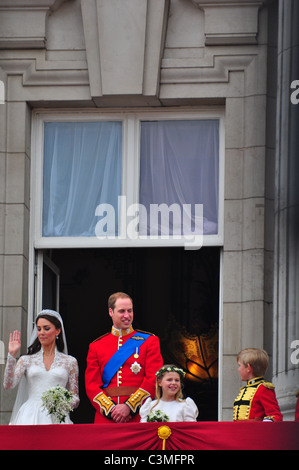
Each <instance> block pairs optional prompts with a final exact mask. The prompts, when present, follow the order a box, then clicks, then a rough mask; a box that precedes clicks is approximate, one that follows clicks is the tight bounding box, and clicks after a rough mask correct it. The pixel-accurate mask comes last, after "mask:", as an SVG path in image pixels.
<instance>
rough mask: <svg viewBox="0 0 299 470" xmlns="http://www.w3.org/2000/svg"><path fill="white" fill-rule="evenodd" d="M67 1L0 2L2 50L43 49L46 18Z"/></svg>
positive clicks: (11, 0)
mask: <svg viewBox="0 0 299 470" xmlns="http://www.w3.org/2000/svg"><path fill="white" fill-rule="evenodd" d="M66 1H67V0H31V1H30V0H0V49H43V48H44V47H45V44H46V17H47V15H48V14H50V13H51V12H53V11H55V10H57V9H58V8H59V7H60V6H61V5H62V4H63V3H65V2H66ZM20 13H21V18H22V21H19V20H18V18H19V15H20Z"/></svg>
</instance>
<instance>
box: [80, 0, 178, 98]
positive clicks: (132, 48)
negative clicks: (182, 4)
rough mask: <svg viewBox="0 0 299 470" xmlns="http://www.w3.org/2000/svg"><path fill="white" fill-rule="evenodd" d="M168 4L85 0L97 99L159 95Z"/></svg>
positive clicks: (147, 0)
mask: <svg viewBox="0 0 299 470" xmlns="http://www.w3.org/2000/svg"><path fill="white" fill-rule="evenodd" d="M168 8H169V0H159V1H156V0H121V1H120V0H81V9H82V18H83V28H84V36H85V44H86V54H87V63H88V71H89V79H90V89H91V96H92V98H93V100H94V101H95V102H96V103H98V102H99V104H101V103H103V99H104V100H105V99H107V97H108V98H109V99H110V100H111V99H112V100H113V97H117V99H118V102H120V101H119V99H121V100H123V101H126V100H129V101H130V103H133V102H135V104H136V101H138V99H140V101H141V102H142V101H144V97H146V100H147V102H148V103H149V102H151V100H152V99H153V100H156V99H157V96H158V92H159V79H160V62H161V56H162V52H163V48H164V39H165V30H166V23H167V18H168ZM116 11H117V14H116Z"/></svg>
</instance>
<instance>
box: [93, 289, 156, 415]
mask: <svg viewBox="0 0 299 470" xmlns="http://www.w3.org/2000/svg"><path fill="white" fill-rule="evenodd" d="M108 308H109V315H110V317H111V318H112V322H113V326H112V330H111V332H110V333H107V334H105V335H103V336H101V337H100V338H98V339H97V340H95V341H94V342H93V343H91V344H90V345H89V351H88V355H87V368H86V372H85V387H86V393H87V396H88V398H89V400H90V401H91V403H92V405H93V406H94V407H95V409H96V415H95V423H100V422H106V423H109V422H115V423H127V422H129V421H131V420H132V421H139V414H138V411H139V408H140V406H141V405H142V403H143V402H144V400H145V399H146V398H147V397H149V396H151V397H152V398H153V397H154V395H155V382H156V377H155V373H156V371H157V370H159V369H160V368H161V367H162V365H163V360H162V356H161V352H160V343H159V339H158V338H157V336H155V335H153V334H151V333H145V332H143V331H140V330H134V329H133V327H132V322H133V302H132V299H131V297H130V296H128V295H127V294H124V293H122V292H117V293H116V294H112V295H111V296H110V297H109V300H108Z"/></svg>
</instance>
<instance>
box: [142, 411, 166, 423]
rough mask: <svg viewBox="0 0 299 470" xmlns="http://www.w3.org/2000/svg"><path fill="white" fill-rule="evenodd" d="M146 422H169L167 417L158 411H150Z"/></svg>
mask: <svg viewBox="0 0 299 470" xmlns="http://www.w3.org/2000/svg"><path fill="white" fill-rule="evenodd" d="M146 421H147V422H148V423H162V422H163V423H166V422H168V421H169V418H168V416H167V415H166V414H165V413H163V412H162V411H160V410H157V411H152V412H151V413H150V414H148V415H147V417H146Z"/></svg>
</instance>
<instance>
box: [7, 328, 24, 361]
mask: <svg viewBox="0 0 299 470" xmlns="http://www.w3.org/2000/svg"><path fill="white" fill-rule="evenodd" d="M20 349H21V333H20V332H19V331H17V330H15V331H14V332H13V333H10V335H9V343H8V352H9V354H11V355H12V356H13V357H14V358H16V357H17V355H18V352H19V351H20Z"/></svg>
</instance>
